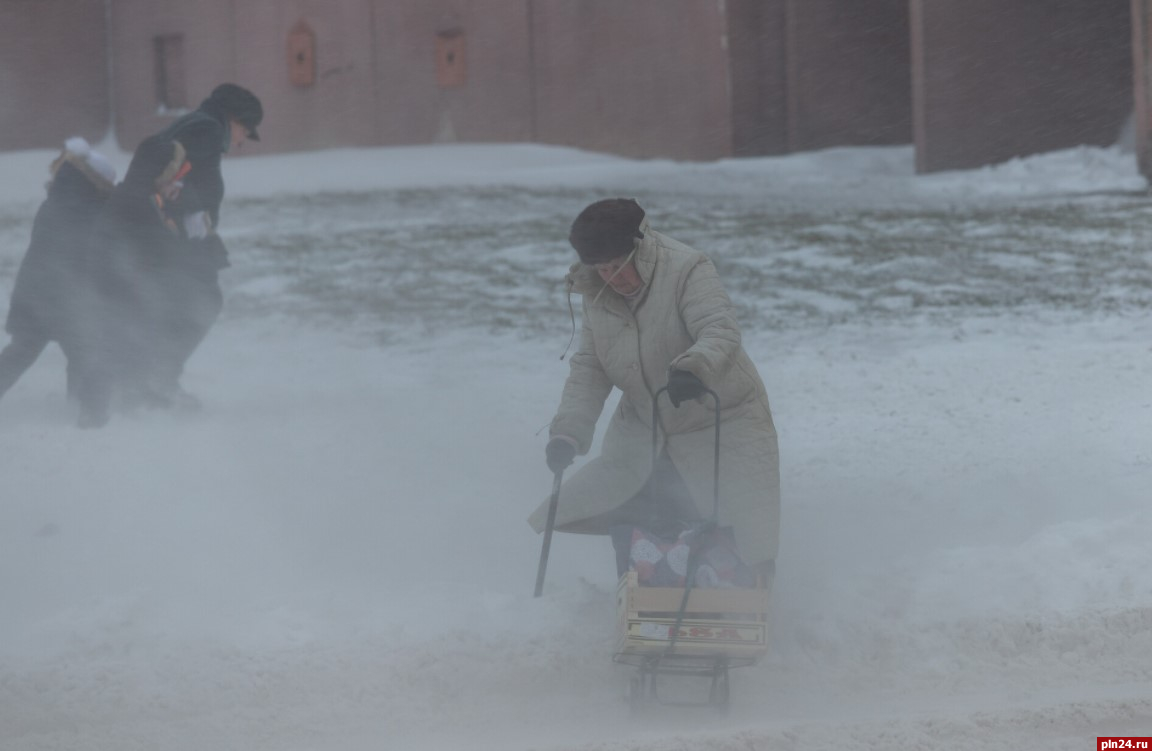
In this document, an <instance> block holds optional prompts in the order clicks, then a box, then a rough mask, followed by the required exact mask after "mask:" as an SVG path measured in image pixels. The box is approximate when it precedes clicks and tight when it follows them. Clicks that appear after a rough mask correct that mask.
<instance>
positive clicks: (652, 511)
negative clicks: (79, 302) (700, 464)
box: [605, 451, 703, 575]
mask: <svg viewBox="0 0 1152 751" xmlns="http://www.w3.org/2000/svg"><path fill="white" fill-rule="evenodd" d="M605 516H606V517H607V521H608V523H609V526H610V529H612V532H611V535H612V546H613V548H615V550H616V573H617V575H622V574H623V573H624V572H625V571H627V570H628V558H629V556H630V554H631V547H632V531H631V530H632V527H640V528H642V529H645V530H647V531H649V532H651V533H653V534H656V535H659V536H660V537H666V538H674V537H676V536H677V535H679V534H680V533H681V532H683V531H684V530H686V529H688V528H689V527H690V526H692V525H693V524H694V523H696V522H699V521H700V520H702V519H703V517H702V516H701V515H700V511H699V510H698V509H697V508H696V503H695V502H694V501H693V500H692V496H691V495H690V494H689V492H688V486H687V485H685V484H684V479H683V478H682V477H680V473H679V472H677V471H676V465H675V464H673V463H672V459H671V457H669V456H668V453H667V451H665V452H662V453H661V454H660V456H659V457H658V458H657V459H656V466H655V467H653V469H652V474H651V475H650V476H649V477H648V481H647V482H646V483H644V487H642V488H640V491H639V492H638V493H636V495H634V496H632V497H631V498H629V499H628V500H627V501H625V502H624V503H623V504H621V505H620V506H618V507H617V508H615V509H613V510H612V511H609V512H608V513H607V514H606V515H605ZM617 530H619V531H617ZM625 532H626V534H625Z"/></svg>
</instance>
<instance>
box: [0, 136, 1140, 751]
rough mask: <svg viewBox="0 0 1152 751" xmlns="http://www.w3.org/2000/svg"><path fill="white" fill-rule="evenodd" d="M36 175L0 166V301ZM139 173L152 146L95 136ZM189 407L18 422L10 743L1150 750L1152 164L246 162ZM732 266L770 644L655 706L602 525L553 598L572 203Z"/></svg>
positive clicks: (0, 522) (874, 152)
mask: <svg viewBox="0 0 1152 751" xmlns="http://www.w3.org/2000/svg"><path fill="white" fill-rule="evenodd" d="M53 156H54V154H53V153H51V152H46V151H40V152H24V153H13V154H2V155H0V304H3V305H4V306H5V307H6V303H7V295H8V293H9V291H10V289H11V281H12V278H13V275H14V273H15V269H16V265H17V263H18V262H19V259H20V257H21V255H22V253H23V250H24V248H25V247H26V245H27V240H28V231H29V227H30V223H31V216H32V214H33V212H34V211H35V208H36V205H37V203H38V202H39V200H40V197H41V195H42V184H43V180H44V179H45V178H46V177H47V172H46V169H47V165H48V163H49V162H50V161H51V159H52V157H53ZM113 157H114V159H115V160H117V161H118V163H119V164H120V166H121V167H123V166H124V164H126V161H127V156H126V155H124V154H119V153H117V154H113ZM226 179H227V181H228V186H229V194H228V197H227V199H226V202H225V210H224V217H223V230H222V233H223V234H224V236H225V238H226V241H227V242H228V243H229V246H230V248H231V249H232V260H233V267H232V268H231V269H229V270H228V271H227V272H226V274H225V284H226V287H227V296H228V306H227V309H226V311H225V314H224V316H223V318H222V319H221V321H220V323H219V324H218V326H217V328H216V329H215V330H214V331H213V332H212V334H211V335H210V337H209V339H208V340H207V341H206V343H205V344H204V346H203V348H202V350H201V351H200V352H199V353H198V354H197V355H196V357H195V358H194V359H193V361H192V363H191V365H190V370H189V372H188V374H187V376H186V379H185V383H186V386H187V387H188V388H189V389H190V390H192V391H193V392H195V393H196V394H198V395H199V396H200V397H201V398H202V399H203V401H204V402H205V404H206V408H205V410H204V411H203V412H202V413H200V414H197V415H192V416H187V415H185V416H175V415H171V414H165V413H140V414H127V415H117V416H116V417H115V418H114V419H113V421H112V423H111V424H110V425H109V426H108V427H107V428H106V429H104V430H101V431H96V432H87V431H79V430H76V429H75V428H73V427H72V426H71V414H70V412H69V408H68V406H67V405H66V403H65V400H64V396H63V385H64V378H63V370H62V364H63V361H62V357H61V355H60V354H59V352H58V351H56V350H55V349H53V350H50V351H49V352H48V353H47V354H46V355H45V356H44V357H43V358H42V360H41V362H39V363H38V364H37V365H36V366H35V367H34V368H33V369H32V370H31V371H30V372H29V373H28V374H27V375H26V376H25V378H24V379H23V380H22V381H21V382H20V383H19V384H17V386H16V387H15V388H13V389H12V391H11V392H10V393H9V394H8V395H7V396H6V397H5V399H4V400H3V401H2V402H0V488H2V490H0V749H3V751H34V750H35V751H42V750H43V751H48V750H51V751H73V750H75V751H126V750H128V749H141V750H147V751H185V750H186V751H206V750H207V749H212V751H230V750H232V749H235V750H236V751H377V750H380V749H419V750H421V751H443V750H445V749H469V750H473V749H492V750H496V749H500V750H506V749H552V750H558V749H569V750H571V749H582V750H584V751H591V750H593V749H595V750H596V751H679V750H681V749H684V750H687V749H706V750H708V751H727V750H729V749H732V750H735V749H740V750H741V751H747V750H749V749H755V750H757V751H760V750H764V749H795V751H820V750H822V749H840V748H854V749H877V750H880V749H884V750H887V749H895V748H918V749H982V750H983V749H1017V748H1024V747H1030V748H1050V749H1069V750H1071V749H1077V750H1080V749H1086V748H1091V747H1094V745H1095V738H1096V736H1100V735H1152V505H1150V504H1149V501H1150V500H1152V260H1150V259H1152V250H1150V248H1152V208H1150V206H1149V202H1148V196H1147V195H1146V193H1145V190H1144V182H1143V180H1142V179H1141V178H1139V176H1138V175H1137V174H1136V172H1135V168H1134V164H1133V158H1132V157H1131V155H1128V154H1123V153H1121V152H1120V151H1118V150H1114V149H1105V150H1101V149H1089V148H1084V149H1074V150H1070V151H1066V152H1060V153H1056V154H1048V155H1044V156H1040V157H1034V158H1031V159H1025V160H1019V161H1016V162H1012V163H1009V164H1006V165H1001V166H999V167H995V168H989V169H984V170H978V171H973V172H957V173H946V174H939V175H931V176H920V177H918V176H915V175H914V174H913V171H912V153H911V150H910V149H908V148H883V149H834V150H829V151H824V152H818V153H813V154H803V155H795V156H789V157H784V158H772V159H748V160H734V161H725V162H718V163H709V164H683V163H673V162H667V161H643V162H638V161H632V160H626V159H619V158H615V157H608V156H604V155H595V154H588V153H582V152H577V151H573V150H568V149H558V148H548V147H542V146H532V145H487V146H469V145H455V146H436V147H413V148H399V149H372V150H356V151H330V152H317V153H307V154H294V155H283V156H276V157H259V158H245V159H238V158H237V159H230V160H227V161H226ZM614 195H628V196H634V197H636V198H637V199H638V200H639V201H640V203H641V204H642V205H644V206H646V207H647V208H648V209H649V211H650V215H651V217H652V220H653V223H654V225H655V226H657V227H659V228H661V229H664V230H666V231H668V232H670V233H671V234H672V235H674V236H676V237H678V238H680V239H683V240H685V241H687V242H690V243H692V244H694V245H696V246H697V247H699V248H700V249H702V250H706V251H708V252H710V253H712V254H713V256H714V257H715V259H716V261H717V265H718V267H719V268H720V270H721V273H722V274H723V275H724V277H725V279H726V282H727V284H728V286H729V289H730V291H731V293H732V296H733V298H734V300H736V302H737V303H738V304H739V306H740V309H741V312H742V315H743V316H744V319H745V320H744V325H745V339H746V345H747V348H748V349H749V351H750V353H751V354H752V356H753V359H754V360H755V361H756V362H757V363H758V365H759V367H760V369H761V373H762V374H763V376H764V378H765V381H766V383H767V386H768V391H769V396H770V397H771V399H772V402H773V409H774V414H775V417H776V423H777V428H778V430H779V432H780V444H781V452H782V475H783V491H784V508H783V527H782V543H781V544H782V553H781V556H780V560H779V569H778V571H779V573H778V576H777V588H776V592H775V593H774V598H773V616H772V624H771V625H772V632H773V636H772V646H773V649H772V652H771V654H770V655H769V657H768V658H767V659H765V660H764V661H763V662H761V663H760V664H759V665H757V666H754V667H750V668H741V669H739V670H734V671H733V674H732V678H733V699H732V708H731V711H730V713H729V714H727V715H723V716H722V715H718V714H717V713H715V712H712V711H710V710H705V709H701V710H682V709H677V710H664V711H659V710H658V711H655V712H652V713H650V714H648V715H646V716H642V717H639V718H637V717H631V716H629V714H628V712H627V711H626V709H625V706H624V702H623V701H622V696H623V684H624V682H625V678H626V674H627V673H626V671H627V668H624V667H622V666H618V665H614V664H613V663H612V661H611V643H612V628H613V612H612V611H613V604H614V603H613V593H614V585H615V582H614V573H615V572H614V563H613V560H612V554H611V548H610V545H609V544H608V542H607V541H606V540H603V539H600V538H591V537H583V536H567V535H559V536H557V537H556V538H555V540H554V541H553V548H552V558H551V562H550V565H549V569H548V580H547V587H546V596H545V597H543V598H541V599H534V598H532V596H531V594H532V587H533V584H534V580H535V574H536V563H537V559H538V555H539V545H540V539H539V537H537V536H536V535H534V534H533V533H532V532H531V530H530V529H529V527H528V526H527V524H526V522H525V517H526V516H527V514H528V513H529V511H530V510H531V509H532V508H533V507H534V506H535V505H536V504H537V503H538V502H539V501H540V500H541V498H542V497H543V496H544V495H546V494H547V492H548V490H549V489H550V487H551V477H550V475H549V473H548V470H547V469H546V468H545V466H544V462H543V445H544V442H545V433H544V430H543V428H544V426H545V425H546V424H547V422H548V421H549V419H550V418H551V415H552V411H553V409H554V408H555V405H556V402H557V399H558V396H559V392H560V388H561V385H562V382H563V379H564V377H565V375H566V372H567V365H566V363H565V362H562V361H560V359H559V356H560V353H561V352H562V351H563V350H564V347H565V344H566V343H567V340H568V336H569V333H570V322H569V318H568V309H567V305H566V301H565V298H564V295H563V292H562V288H561V283H560V282H561V278H562V276H563V273H564V270H565V269H566V266H567V264H568V263H569V261H570V259H571V256H572V255H573V254H572V251H571V250H570V249H569V248H568V247H567V244H566V242H565V237H566V234H567V226H568V224H569V223H570V221H571V219H572V218H573V217H574V216H575V215H576V213H578V211H579V210H580V209H581V208H583V206H584V205H586V204H587V203H589V202H590V201H592V200H595V199H597V198H601V197H606V196H614Z"/></svg>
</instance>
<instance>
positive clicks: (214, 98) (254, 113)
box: [200, 83, 264, 141]
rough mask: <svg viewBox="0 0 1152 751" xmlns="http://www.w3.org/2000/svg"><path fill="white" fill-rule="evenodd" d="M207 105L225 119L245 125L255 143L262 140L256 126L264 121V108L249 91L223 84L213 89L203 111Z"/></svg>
mask: <svg viewBox="0 0 1152 751" xmlns="http://www.w3.org/2000/svg"><path fill="white" fill-rule="evenodd" d="M205 105H209V107H210V108H213V107H214V108H215V109H217V110H219V111H220V112H222V113H223V114H224V116H225V117H228V118H231V119H233V120H235V121H236V122H238V123H240V124H241V125H243V126H244V127H245V128H246V129H247V130H248V137H249V138H250V139H252V140H253V141H259V140H260V134H259V133H257V132H256V126H257V125H259V124H260V122H261V121H262V120H263V119H264V106H263V105H262V104H260V100H259V99H258V98H257V97H256V95H255V94H253V93H252V92H251V91H249V90H248V89H246V88H244V87H243V86H237V85H236V84H234V83H222V84H220V85H219V86H217V87H216V88H215V89H212V93H211V94H209V95H208V98H207V99H205V100H204V104H201V105H200V107H201V108H202V109H203V108H204V106H205Z"/></svg>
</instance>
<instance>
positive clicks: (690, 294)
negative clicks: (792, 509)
mask: <svg viewBox="0 0 1152 751" xmlns="http://www.w3.org/2000/svg"><path fill="white" fill-rule="evenodd" d="M569 241H570V242H571V244H572V246H573V248H575V250H576V252H577V254H578V255H579V257H580V262H579V263H577V264H575V265H573V266H572V268H571V270H570V271H569V273H568V276H567V284H568V291H569V293H576V294H579V295H582V296H583V298H584V301H583V314H582V332H581V338H580V349H579V351H578V352H577V353H576V354H575V355H574V356H573V357H572V359H571V362H570V367H571V370H570V374H569V376H568V380H567V382H566V383H565V384H564V391H563V395H562V397H561V400H560V407H559V409H558V410H557V413H556V416H555V418H554V419H553V420H552V425H551V430H550V434H549V436H550V437H549V441H548V446H547V450H546V454H547V462H548V467H549V468H550V469H551V470H552V471H553V472H560V471H562V470H563V469H564V468H565V467H567V466H568V465H570V464H571V463H572V460H573V459H574V457H575V456H576V455H577V454H585V453H587V452H588V450H589V447H590V446H591V444H592V437H593V433H594V431H595V427H596V423H597V421H598V420H599V417H600V414H601V412H602V411H603V409H604V403H605V401H606V400H607V398H608V396H609V394H610V393H611V392H612V390H613V388H617V389H619V390H620V391H621V392H622V395H621V397H620V402H619V405H618V406H617V407H616V409H615V412H614V414H613V415H612V419H611V422H610V423H609V425H608V429H607V432H606V433H605V436H604V441H603V446H602V450H601V453H600V456H598V457H596V458H595V459H592V460H591V461H589V462H588V463H587V464H585V465H584V466H583V467H581V468H580V469H579V471H577V472H576V473H575V474H573V475H572V476H571V477H570V478H569V479H568V480H567V481H565V483H564V485H563V488H562V491H561V494H560V503H559V506H558V508H557V514H556V526H555V528H556V530H558V531H562V532H578V533H585V534H608V533H609V531H610V529H611V528H612V527H613V526H616V525H619V524H635V525H639V526H647V527H649V528H652V527H653V526H660V525H665V526H666V525H668V524H673V525H674V524H677V523H683V524H690V523H691V522H693V521H696V520H700V519H707V518H710V517H711V515H712V508H713V452H714V439H715V411H714V406H713V404H712V400H711V397H709V396H707V395H706V391H705V389H711V390H713V391H715V392H716V394H717V395H718V396H719V400H720V422H721V431H720V472H721V475H720V496H719V515H718V519H717V521H718V523H719V525H720V526H731V527H732V528H733V532H734V534H735V539H736V545H737V550H738V551H739V553H740V554H741V555H742V557H743V558H744V560H745V562H746V563H748V564H750V565H753V566H754V567H756V568H757V569H759V570H760V571H761V572H763V573H765V574H766V575H769V576H770V575H771V573H772V571H773V567H774V562H775V558H776V550H777V540H778V536H779V519H780V473H779V454H778V450H777V443H776V429H775V427H774V426H773V423H772V413H771V410H770V408H769V406H768V396H767V394H766V392H765V390H764V384H763V383H762V382H761V380H760V376H759V374H758V372H757V370H756V367H755V366H754V365H753V364H752V361H751V360H750V359H749V358H748V355H747V353H746V352H745V351H744V348H743V346H742V345H741V336H740V328H739V326H738V325H737V323H736V315H735V310H734V308H733V305H732V302H731V300H730V299H729V298H728V295H727V293H726V292H725V291H724V288H723V286H722V285H721V283H720V279H719V277H717V275H716V269H715V267H714V266H713V265H712V262H711V261H710V260H709V259H708V257H707V256H705V255H704V254H702V253H700V252H698V251H696V250H693V249H692V248H690V247H688V246H687V245H684V244H683V243H680V242H677V241H676V240H673V239H672V238H670V237H667V236H665V235H662V234H661V233H659V232H657V231H655V230H653V229H652V228H651V226H650V225H649V223H648V222H647V220H646V218H645V212H644V210H643V209H642V208H641V207H640V206H639V205H638V204H637V203H636V202H635V201H633V200H631V199H623V198H614V199H607V200H603V201H598V202H596V203H593V204H592V205H590V206H588V207H587V208H585V209H584V211H582V212H581V213H580V215H579V216H578V217H577V218H576V220H575V222H574V223H573V224H572V230H571V233H570V235H569ZM664 386H667V387H668V401H670V402H671V405H670V404H669V403H668V401H665V400H664V399H661V405H660V406H661V409H660V417H659V422H660V426H659V430H658V436H659V438H658V441H659V449H658V457H659V458H658V459H657V462H656V466H655V467H653V464H652V443H651V441H652V396H653V394H655V393H656V392H657V391H658V390H659V389H661V388H662V387H664ZM701 397H703V398H701ZM546 518H547V503H545V504H542V505H541V506H540V508H538V509H537V510H536V512H535V513H534V514H533V515H532V517H531V519H530V520H529V521H530V523H531V524H532V526H533V527H535V528H536V530H537V531H540V530H542V529H543V527H544V524H545V519H546Z"/></svg>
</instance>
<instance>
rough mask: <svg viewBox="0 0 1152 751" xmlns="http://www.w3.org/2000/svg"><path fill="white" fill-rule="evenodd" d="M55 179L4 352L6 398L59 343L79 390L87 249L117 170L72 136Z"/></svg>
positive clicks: (36, 226)
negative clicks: (77, 371) (52, 344)
mask: <svg viewBox="0 0 1152 751" xmlns="http://www.w3.org/2000/svg"><path fill="white" fill-rule="evenodd" d="M51 173H52V180H51V182H50V183H49V184H48V196H47V197H46V198H45V199H44V202H43V203H42V204H41V205H40V208H39V210H38V211H37V212H36V218H35V220H34V221H33V223H32V238H31V242H30V243H29V245H28V251H27V253H25V255H24V259H23V261H21V263H20V270H19V271H18V272H17V273H16V284H15V287H14V288H13V290H12V301H11V304H10V306H9V308H8V320H7V324H6V329H7V331H8V333H9V334H10V335H11V337H12V340H11V341H10V342H9V343H8V346H6V347H5V348H4V350H3V351H2V352H0V397H2V396H3V395H4V394H5V393H6V392H7V391H8V389H10V388H11V387H12V385H13V384H15V383H16V381H18V380H19V379H20V376H22V375H23V374H24V372H25V371H26V370H28V368H29V367H31V366H32V364H33V363H34V362H36V359H37V358H38V357H39V356H40V354H41V353H42V352H43V351H44V348H45V347H47V346H48V343H49V342H53V341H55V342H57V343H58V344H59V345H60V348H61V349H62V350H63V351H64V354H65V356H66V357H67V358H68V368H69V379H68V383H69V392H70V393H71V392H72V390H73V388H74V387H75V385H76V384H75V382H74V370H73V369H74V364H75V363H74V359H75V356H76V348H77V346H78V336H79V325H78V324H79V320H80V316H82V311H81V310H80V309H79V300H80V299H81V297H82V292H83V290H84V289H86V288H87V287H88V284H89V279H88V273H89V272H88V267H87V264H86V259H85V258H84V253H83V251H84V249H85V243H86V240H87V238H88V233H89V232H90V231H91V228H92V222H93V221H94V220H95V218H96V215H97V214H98V213H99V212H100V208H101V207H102V206H103V205H104V202H105V200H106V199H107V197H108V194H109V193H111V191H112V186H113V184H114V183H115V182H116V171H115V170H114V169H113V168H112V166H111V165H110V164H109V163H108V162H107V161H106V160H105V159H104V157H102V156H101V155H100V154H98V153H97V152H95V151H92V150H91V148H90V147H89V145H88V142H87V141H85V140H84V139H83V138H70V139H68V141H67V142H66V143H65V147H64V151H63V152H62V153H61V154H60V156H59V157H58V158H57V159H56V160H55V161H54V162H53V163H52V166H51Z"/></svg>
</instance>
